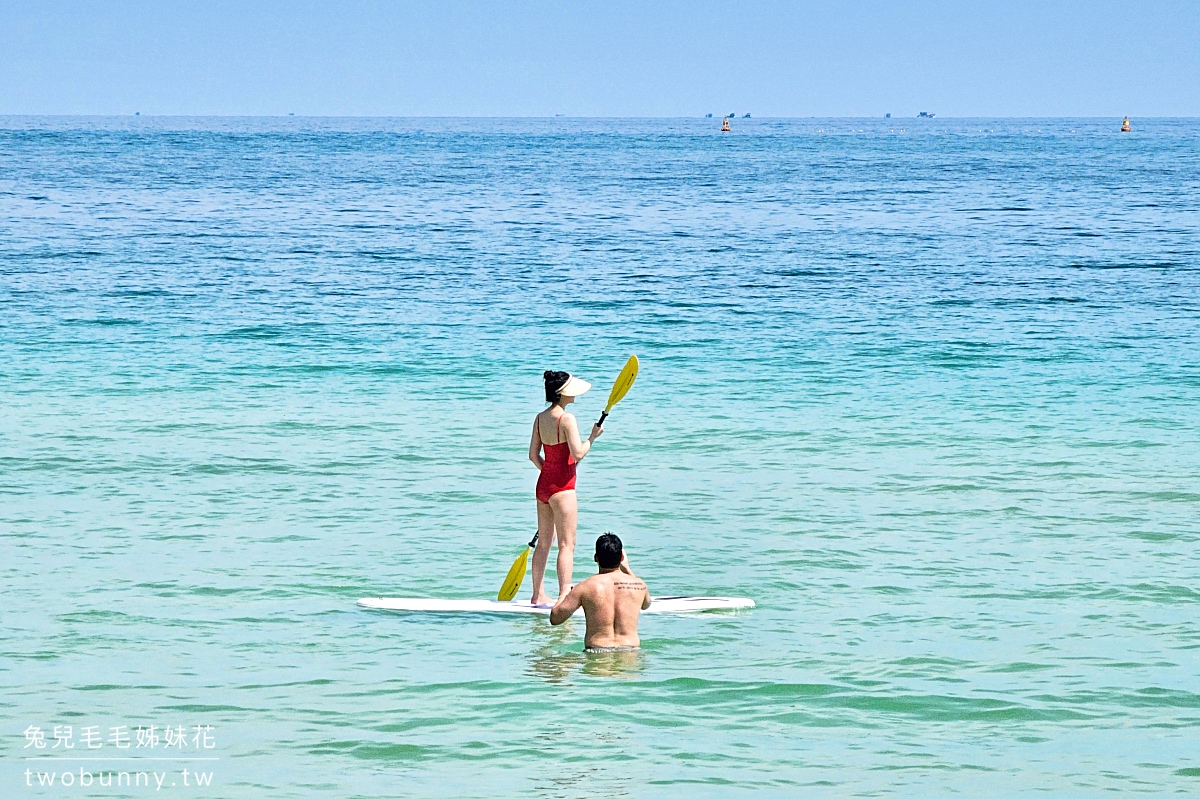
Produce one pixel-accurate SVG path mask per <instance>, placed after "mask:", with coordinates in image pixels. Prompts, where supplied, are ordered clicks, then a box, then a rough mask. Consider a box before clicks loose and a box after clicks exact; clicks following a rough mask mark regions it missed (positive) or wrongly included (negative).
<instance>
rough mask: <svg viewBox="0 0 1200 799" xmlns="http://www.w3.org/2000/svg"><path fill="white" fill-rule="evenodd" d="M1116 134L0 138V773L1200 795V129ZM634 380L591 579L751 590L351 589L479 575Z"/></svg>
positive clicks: (527, 787)
mask: <svg viewBox="0 0 1200 799" xmlns="http://www.w3.org/2000/svg"><path fill="white" fill-rule="evenodd" d="M1117 124H1118V123H1117V122H1116V121H1113V120H958V121H955V120H941V119H938V120H933V121H925V120H922V121H920V123H918V122H917V121H916V120H887V121H886V122H885V121H883V120H796V121H772V120H753V121H751V120H738V121H737V122H736V124H735V130H734V132H733V133H731V134H728V135H724V136H722V135H720V134H718V133H717V131H716V126H715V125H714V124H713V123H712V121H711V120H703V121H701V120H674V121H579V120H553V121H545V120H542V121H538V120H527V121H526V120H521V121H517V120H514V121H495V120H493V121H467V120H464V121H453V120H451V121H437V120H407V121H406V120H303V119H294V120H293V119H288V120H203V119H202V120H155V119H139V120H129V119H123V120H119V119H49V120H47V119H32V118H7V119H0V398H2V400H0V401H2V403H3V408H4V413H3V414H2V415H0V447H2V451H0V496H2V498H3V501H2V502H0V534H2V537H0V569H2V572H3V580H2V582H0V607H3V610H2V611H0V642H2V649H0V688H2V690H0V720H3V722H4V724H3V726H4V734H5V740H6V741H7V742H8V743H7V745H6V747H5V750H4V751H5V758H4V764H5V768H4V770H3V772H2V773H0V779H2V780H4V781H5V787H4V788H3V790H2V793H3V794H4V795H11V796H20V795H61V794H69V795H97V796H109V795H127V794H130V793H138V792H146V790H147V789H144V788H143V789H136V790H135V789H130V788H123V789H120V790H118V789H116V788H106V789H100V788H79V787H73V788H65V787H61V786H60V787H56V788H53V789H50V788H44V789H43V788H27V787H26V786H25V769H26V768H29V767H30V764H31V763H33V764H35V765H36V766H37V767H38V768H39V769H42V770H46V771H48V770H50V766H54V767H55V768H60V767H61V766H62V764H49V765H47V764H46V763H45V762H44V761H27V760H25V759H24V758H26V757H29V756H31V755H30V753H31V752H36V753H39V754H40V755H41V756H48V755H53V756H61V753H62V751H63V750H62V749H59V750H53V749H50V748H47V749H46V750H38V749H37V748H36V747H33V748H25V747H26V743H27V739H26V737H25V734H24V732H25V730H27V728H29V727H30V726H37V727H40V728H42V729H43V730H45V731H46V733H47V735H48V736H49V735H50V730H51V729H52V728H53V726H54V725H72V726H73V728H74V735H75V738H76V739H78V738H79V736H80V734H81V729H82V728H83V727H84V726H89V725H94V726H98V727H99V728H100V729H101V731H102V734H103V735H104V737H105V739H106V742H105V746H104V747H103V748H102V749H100V750H96V751H95V752H94V753H93V752H91V751H90V750H85V749H81V748H79V746H80V745H79V744H77V748H76V750H75V752H76V754H78V753H80V752H82V753H84V754H87V755H88V756H91V755H93V754H94V755H95V756H105V757H115V756H121V755H130V754H135V755H138V756H141V755H145V754H155V753H158V752H161V751H162V750H154V751H153V752H152V751H151V749H149V748H146V749H143V750H136V749H131V750H129V751H128V752H122V751H121V750H120V749H118V748H116V747H115V745H111V744H109V743H107V738H108V734H109V730H110V728H111V727H112V726H120V725H128V726H129V727H131V728H132V727H135V726H137V725H139V724H141V725H152V724H153V725H158V726H159V727H160V728H161V726H163V725H167V724H170V725H182V726H185V727H191V726H194V725H212V727H213V729H214V733H213V735H214V741H215V745H214V748H213V749H211V750H202V749H187V750H177V751H176V752H175V753H174V754H179V752H183V754H185V755H191V754H204V755H209V756H213V757H217V758H219V759H218V760H216V761H202V762H199V763H200V765H202V766H203V767H204V768H208V769H209V770H210V771H211V772H212V773H213V774H214V778H213V786H214V787H213V788H211V789H206V790H200V791H198V790H197V789H195V788H184V787H183V786H182V785H181V784H180V785H177V786H176V787H174V788H170V787H169V786H168V787H166V788H163V791H166V792H168V793H171V792H173V793H175V794H176V795H192V796H197V795H203V796H220V797H251V796H273V797H304V798H307V797H316V796H322V797H323V796H344V797H392V796H408V797H496V796H545V797H625V796H628V797H643V796H645V797H658V796H663V797H666V796H680V795H687V796H690V797H696V798H697V799H698V798H699V797H730V796H743V795H749V794H760V795H764V796H839V797H868V796H912V797H924V796H930V795H944V794H949V793H952V792H953V793H957V794H959V795H963V796H980V797H984V796H987V797H992V796H1023V795H1052V796H1056V797H1058V796H1062V797H1076V796H1078V797H1084V796H1098V795H1101V794H1106V793H1109V792H1113V791H1116V792H1120V793H1122V794H1146V795H1163V794H1169V793H1181V794H1192V793H1195V792H1196V791H1198V790H1200V755H1198V754H1197V751H1198V748H1197V743H1198V741H1200V621H1198V618H1197V612H1198V611H1200V586H1198V585H1197V574H1198V573H1200V555H1198V554H1197V547H1196V545H1197V542H1198V541H1200V521H1198V513H1197V512H1198V511H1200V483H1198V479H1200V478H1198V475H1200V430H1198V428H1197V425H1196V407H1197V404H1198V403H1200V333H1198V331H1197V319H1198V315H1200V269H1198V264H1200V258H1198V256H1200V243H1198V242H1200V239H1198V238H1197V235H1196V232H1197V229H1198V228H1200V211H1198V210H1197V209H1198V205H1197V202H1196V199H1197V197H1200V122H1196V121H1189V120H1144V121H1139V120H1135V131H1134V133H1132V134H1127V135H1120V134H1118V133H1117V132H1116V129H1117ZM631 352H636V353H637V354H638V355H639V357H640V358H641V364H642V367H641V375H640V377H639V379H638V382H637V384H636V386H635V387H634V389H633V391H632V392H631V393H630V394H629V396H628V397H627V398H626V399H625V401H624V402H623V403H622V404H621V405H619V406H618V408H617V410H616V411H615V412H614V414H613V416H612V417H611V420H610V422H609V423H608V424H607V425H606V428H607V434H606V435H605V436H604V437H603V438H602V439H601V440H600V442H599V443H598V444H597V446H596V449H595V451H594V453H593V454H592V455H591V456H589V458H588V459H587V460H586V461H585V462H584V463H583V464H582V466H581V468H580V505H581V512H580V539H581V542H582V543H581V550H580V552H579V553H577V557H576V573H577V574H579V575H583V574H586V573H587V572H588V571H589V568H588V567H589V566H590V565H591V563H590V553H589V552H588V544H589V542H590V541H591V540H593V539H594V537H595V536H596V535H597V534H599V533H601V532H604V531H606V530H613V531H615V532H617V533H619V534H620V535H621V536H622V537H623V538H624V539H625V541H626V544H627V546H628V548H629V551H630V554H631V559H632V562H633V565H634V567H635V569H636V570H637V571H638V572H639V573H640V574H641V575H642V576H643V577H644V578H645V579H646V580H647V581H648V583H649V584H650V586H651V589H652V590H653V591H654V592H655V593H659V594H717V595H733V596H749V597H752V598H754V599H755V600H756V601H757V602H758V608H757V609H755V610H753V611H749V612H744V613H737V614H724V615H722V614H716V615H711V614H710V615H703V616H695V617H663V616H650V617H646V618H645V619H644V620H643V622H642V634H643V643H644V651H643V652H642V653H641V654H640V655H639V656H638V657H636V658H634V659H633V660H608V659H604V658H591V659H589V658H588V657H586V656H584V655H583V654H582V652H581V648H582V629H581V628H582V624H581V623H579V622H577V621H573V622H572V623H570V624H569V625H568V626H567V627H566V628H554V629H552V628H550V627H549V626H548V625H547V623H546V622H545V620H543V619H531V618H494V619H474V618H452V617H451V618H405V617H400V616H391V615H386V614H376V613H371V612H366V611H360V610H358V609H357V608H356V607H355V604H354V601H355V600H356V599H357V598H359V597H362V596H379V595H384V596H432V597H479V598H484V597H489V596H491V595H493V594H494V592H495V590H496V588H497V587H498V585H499V583H500V581H501V579H502V578H503V576H504V573H505V571H506V569H507V568H508V565H509V564H510V563H511V561H512V559H513V558H514V557H515V556H516V555H517V554H518V553H519V552H520V551H521V547H522V546H523V545H524V543H525V542H526V541H527V540H528V539H529V537H530V535H531V534H532V532H533V529H534V525H535V514H534V501H533V485H534V482H535V478H536V473H535V472H534V470H533V468H532V466H531V465H530V464H529V463H528V462H527V460H526V454H525V451H526V447H527V445H528V436H529V426H530V423H531V420H532V416H533V414H534V413H535V412H536V411H538V410H539V409H540V408H541V407H542V405H541V403H540V402H539V397H540V391H541V388H540V375H541V372H542V370H543V369H547V368H556V369H568V370H570V371H572V372H575V373H577V374H580V375H581V376H583V377H585V378H587V379H589V380H592V381H593V382H594V383H596V384H597V389H596V390H595V391H593V392H592V393H590V394H588V395H586V396H585V397H583V398H581V401H580V402H579V404H578V405H577V406H576V407H577V411H578V413H579V415H580V418H581V420H583V421H584V422H585V424H586V423H587V422H590V421H591V420H592V418H593V417H595V416H598V414H599V412H600V410H601V409H602V407H603V404H604V400H605V397H606V395H607V390H608V386H609V384H610V382H611V380H612V379H613V377H615V375H616V373H617V371H618V370H619V369H620V367H621V365H622V363H623V362H624V360H625V358H626V356H627V355H628V354H629V353H631ZM528 590H529V582H528V578H527V579H526V583H525V586H524V588H523V591H522V595H523V596H524V595H526V594H527V593H528ZM52 740H53V739H52V738H51V741H52ZM70 765H71V766H73V767H75V768H79V767H80V764H79V763H76V762H73V763H71V764H70ZM85 765H86V766H87V767H89V768H90V767H92V766H95V767H96V768H97V769H99V768H102V767H104V766H102V765H98V764H85ZM109 765H110V766H111V764H109ZM157 765H159V766H161V767H162V768H166V767H168V766H170V767H171V768H175V767H176V766H179V765H180V764H179V763H158V764H157ZM192 765H195V764H192ZM139 767H140V766H139ZM35 779H36V778H35ZM150 790H153V789H150Z"/></svg>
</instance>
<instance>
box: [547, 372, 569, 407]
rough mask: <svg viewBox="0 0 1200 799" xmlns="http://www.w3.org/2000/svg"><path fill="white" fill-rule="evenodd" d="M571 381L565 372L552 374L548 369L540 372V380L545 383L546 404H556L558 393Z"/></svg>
mask: <svg viewBox="0 0 1200 799" xmlns="http://www.w3.org/2000/svg"><path fill="white" fill-rule="evenodd" d="M570 379H571V375H569V374H567V373H566V372H552V371H550V370H549V369H547V370H546V371H544V372H542V380H544V381H546V402H557V401H558V392H560V391H562V387H563V386H565V385H566V384H567V381H568V380H570Z"/></svg>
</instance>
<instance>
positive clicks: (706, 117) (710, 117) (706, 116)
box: [704, 114, 712, 119]
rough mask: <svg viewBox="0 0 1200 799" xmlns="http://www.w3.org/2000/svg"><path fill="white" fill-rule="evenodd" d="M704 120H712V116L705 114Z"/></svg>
mask: <svg viewBox="0 0 1200 799" xmlns="http://www.w3.org/2000/svg"><path fill="white" fill-rule="evenodd" d="M704 118H705V119H712V114H705V115H704Z"/></svg>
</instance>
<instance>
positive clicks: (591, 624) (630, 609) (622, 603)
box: [550, 533, 650, 652]
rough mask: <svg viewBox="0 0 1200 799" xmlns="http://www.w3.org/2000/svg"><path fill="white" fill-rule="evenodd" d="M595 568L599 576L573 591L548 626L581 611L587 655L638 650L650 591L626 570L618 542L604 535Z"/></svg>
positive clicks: (556, 608) (554, 611) (553, 612)
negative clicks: (596, 567)
mask: <svg viewBox="0 0 1200 799" xmlns="http://www.w3.org/2000/svg"><path fill="white" fill-rule="evenodd" d="M595 561H596V564H597V565H598V566H599V567H600V573H599V574H595V575H593V576H591V577H589V578H587V579H586V580H584V581H583V582H582V583H580V584H579V585H577V586H575V587H574V588H572V589H571V590H570V591H569V592H567V595H566V596H564V597H563V598H562V599H560V600H558V604H556V605H555V606H554V608H553V609H551V611H550V623H551V624H562V623H563V622H564V621H566V620H567V619H569V618H571V614H572V613H574V612H575V611H577V610H579V608H580V606H582V607H583V616H584V618H585V619H587V634H586V635H585V636H584V639H583V646H584V649H585V650H586V651H588V652H611V651H616V650H622V649H637V648H638V646H640V645H641V641H640V640H639V639H638V633H637V627H638V617H639V616H641V615H642V611H643V610H645V609H646V608H648V607H650V591H649V589H647V588H646V584H645V583H644V582H642V581H641V580H640V579H639V578H638V576H637V575H636V574H634V573H633V571H632V570H631V569H630V568H629V558H628V557H626V555H625V549H624V547H622V546H621V539H619V538H617V537H616V536H615V535H613V534H612V533H605V534H604V535H602V536H600V537H599V538H597V539H596V557H595Z"/></svg>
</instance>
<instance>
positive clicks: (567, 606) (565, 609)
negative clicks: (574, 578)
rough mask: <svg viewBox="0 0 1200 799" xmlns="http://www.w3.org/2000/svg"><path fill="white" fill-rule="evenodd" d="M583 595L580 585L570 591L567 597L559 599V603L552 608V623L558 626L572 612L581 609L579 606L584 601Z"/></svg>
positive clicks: (569, 616)
mask: <svg viewBox="0 0 1200 799" xmlns="http://www.w3.org/2000/svg"><path fill="white" fill-rule="evenodd" d="M581 585H582V584H581ZM582 595H583V591H581V590H580V586H579V585H577V586H575V587H574V588H572V589H571V590H570V591H568V592H567V595H566V596H565V597H563V598H562V599H560V600H558V603H557V604H556V605H555V606H554V607H552V608H550V623H551V624H553V625H555V626H558V625H559V624H562V623H563V622H564V621H566V620H567V619H569V618H571V614H572V613H574V612H575V611H577V610H579V606H580V605H581V604H582V603H583V596H582Z"/></svg>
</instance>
